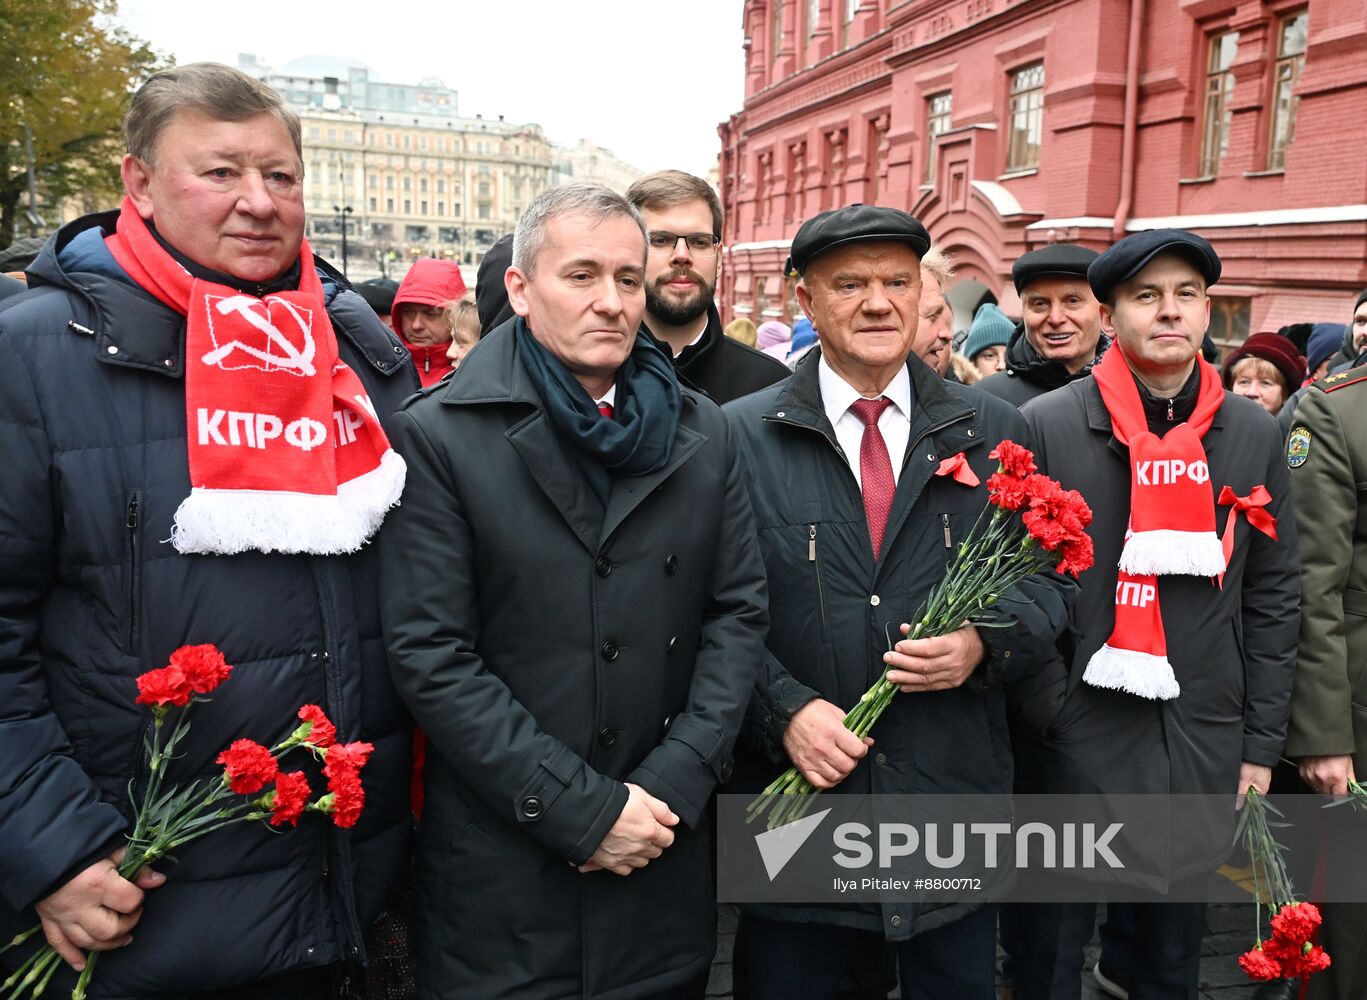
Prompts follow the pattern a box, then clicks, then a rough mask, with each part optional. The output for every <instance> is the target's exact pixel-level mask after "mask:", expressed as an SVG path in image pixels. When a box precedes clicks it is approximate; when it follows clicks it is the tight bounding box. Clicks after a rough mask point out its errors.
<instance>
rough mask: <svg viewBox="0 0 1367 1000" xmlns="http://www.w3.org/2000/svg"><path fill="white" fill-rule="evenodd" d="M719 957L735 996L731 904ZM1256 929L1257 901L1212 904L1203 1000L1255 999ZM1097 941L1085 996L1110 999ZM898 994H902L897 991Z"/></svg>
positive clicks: (722, 983)
mask: <svg viewBox="0 0 1367 1000" xmlns="http://www.w3.org/2000/svg"><path fill="white" fill-rule="evenodd" d="M719 921H720V923H719V931H720V936H719V939H718V946H717V960H716V962H715V963H714V964H713V966H712V978H711V980H710V981H709V982H708V984H707V995H708V997H721V998H730V996H731V945H732V942H733V941H734V940H735V934H736V913H735V909H734V908H733V907H731V906H723V907H721V911H720V914H719ZM1252 932H1253V905H1252V904H1251V903H1248V904H1243V903H1240V904H1235V903H1221V904H1215V905H1212V906H1211V907H1210V911H1209V916H1208V918H1207V932H1206V938H1205V942H1204V945H1203V950H1204V953H1205V957H1204V958H1202V960H1201V1000H1251V998H1252V996H1253V986H1252V985H1251V984H1250V983H1249V981H1248V979H1247V977H1245V976H1244V974H1243V972H1242V971H1240V969H1239V966H1238V962H1237V959H1238V956H1239V955H1240V954H1242V953H1243V952H1244V951H1246V950H1247V949H1248V946H1249V944H1250V943H1251V937H1252ZM1096 952H1097V942H1096V938H1095V937H1093V939H1092V943H1091V945H1090V946H1089V947H1088V949H1087V963H1086V968H1087V974H1086V975H1085V976H1084V977H1083V984H1082V1000H1108V997H1107V996H1106V994H1104V993H1102V992H1101V991H1100V990H1099V989H1097V987H1096V984H1095V983H1094V982H1093V981H1092V976H1091V968H1092V965H1093V964H1094V963H1095V962H1096ZM893 996H894V997H896V996H898V994H896V993H894V994H893Z"/></svg>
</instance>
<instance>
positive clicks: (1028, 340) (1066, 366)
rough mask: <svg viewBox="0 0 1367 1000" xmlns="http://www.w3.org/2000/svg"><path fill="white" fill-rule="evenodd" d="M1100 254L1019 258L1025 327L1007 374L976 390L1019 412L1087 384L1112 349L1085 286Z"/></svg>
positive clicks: (1077, 250) (1043, 252) (1017, 279)
mask: <svg viewBox="0 0 1367 1000" xmlns="http://www.w3.org/2000/svg"><path fill="white" fill-rule="evenodd" d="M1094 260H1096V251H1094V250H1088V249H1087V248H1086V247H1080V246H1076V245H1074V244H1072V243H1056V244H1054V245H1052V246H1047V247H1044V248H1042V249H1040V250H1034V251H1031V252H1030V253H1027V254H1025V255H1023V256H1022V257H1020V258H1019V259H1018V260H1017V261H1016V263H1015V264H1013V265H1012V266H1011V280H1012V282H1014V283H1015V286H1016V294H1017V295H1019V296H1020V300H1021V322H1020V324H1019V325H1018V326H1017V327H1016V330H1015V332H1014V333H1013V334H1012V335H1011V343H1010V344H1008V345H1007V348H1006V371H1004V372H998V373H997V374H995V375H989V376H988V377H987V378H985V379H983V380H982V381H981V382H978V383H976V385H975V388H978V389H981V390H982V391H983V392H987V393H991V394H992V395H993V396H996V397H998V398H999V399H1004V400H1006V401H1007V402H1008V403H1012V404H1014V405H1015V406H1024V405H1025V404H1026V403H1028V402H1030V400H1032V399H1034V398H1035V397H1036V396H1042V395H1044V393H1046V392H1049V391H1050V390H1053V389H1057V388H1059V387H1060V386H1064V385H1067V384H1068V383H1069V382H1072V381H1075V380H1076V379H1080V378H1085V377H1086V376H1087V373H1088V372H1089V371H1090V370H1091V367H1092V365H1093V364H1094V363H1095V362H1096V360H1097V359H1098V358H1100V357H1101V355H1102V353H1103V352H1104V351H1105V350H1106V346H1107V345H1108V344H1109V343H1110V341H1109V340H1107V339H1106V338H1105V337H1103V336H1102V333H1101V313H1100V309H1099V306H1098V305H1097V301H1096V296H1094V295H1093V294H1092V289H1091V288H1090V287H1089V286H1088V284H1087V267H1088V265H1090V264H1091V263H1092V261H1094Z"/></svg>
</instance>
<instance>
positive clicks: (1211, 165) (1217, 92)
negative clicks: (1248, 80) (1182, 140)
mask: <svg viewBox="0 0 1367 1000" xmlns="http://www.w3.org/2000/svg"><path fill="white" fill-rule="evenodd" d="M1238 49H1239V33H1238V32H1237V31H1226V32H1225V33H1223V34H1220V35H1215V36H1213V37H1212V38H1211V40H1210V58H1209V60H1208V65H1207V69H1206V117H1205V132H1204V134H1203V136H1202V138H1201V176H1202V177H1214V176H1215V175H1216V174H1218V173H1219V172H1220V161H1221V160H1223V159H1224V157H1225V150H1227V149H1228V148H1229V123H1230V119H1231V118H1232V117H1233V111H1231V110H1230V107H1229V105H1230V100H1231V98H1233V97H1234V74H1233V73H1231V72H1230V67H1231V66H1232V65H1233V64H1234V54H1235V52H1237V51H1238Z"/></svg>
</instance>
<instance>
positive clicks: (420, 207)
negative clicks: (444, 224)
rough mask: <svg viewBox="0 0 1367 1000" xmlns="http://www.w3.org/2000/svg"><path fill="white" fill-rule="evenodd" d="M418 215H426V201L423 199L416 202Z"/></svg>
mask: <svg viewBox="0 0 1367 1000" xmlns="http://www.w3.org/2000/svg"><path fill="white" fill-rule="evenodd" d="M418 214H419V215H426V214H427V200H426V199H423V200H422V201H420V202H418Z"/></svg>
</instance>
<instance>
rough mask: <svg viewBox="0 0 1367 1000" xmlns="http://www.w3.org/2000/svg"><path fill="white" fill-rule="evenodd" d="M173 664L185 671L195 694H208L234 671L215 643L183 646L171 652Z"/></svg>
mask: <svg viewBox="0 0 1367 1000" xmlns="http://www.w3.org/2000/svg"><path fill="white" fill-rule="evenodd" d="M171 665H172V666H175V667H180V669H181V670H182V671H184V672H185V679H186V680H187V681H188V682H189V684H190V689H191V690H192V691H194V692H195V694H208V693H209V692H210V691H212V690H213V689H214V688H216V687H218V686H219V685H220V684H222V683H223V682H224V681H226V680H227V679H228V675H229V674H230V673H232V672H233V668H232V667H230V666H229V665H228V663H227V661H226V660H224V659H223V654H222V653H220V652H219V651H218V647H217V646H215V645H213V643H204V644H203V645H199V646H181V647H180V648H179V649H177V650H176V651H175V652H174V653H172V654H171Z"/></svg>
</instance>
